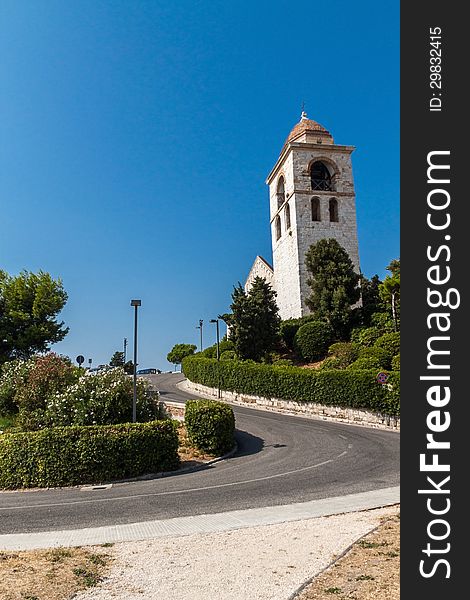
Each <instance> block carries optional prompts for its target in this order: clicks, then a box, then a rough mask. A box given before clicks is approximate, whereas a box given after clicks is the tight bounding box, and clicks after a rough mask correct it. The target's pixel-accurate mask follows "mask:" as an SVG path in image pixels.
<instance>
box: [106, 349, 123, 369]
mask: <svg viewBox="0 0 470 600" xmlns="http://www.w3.org/2000/svg"><path fill="white" fill-rule="evenodd" d="M109 364H110V365H111V367H123V368H124V352H115V353H114V354H113V355H112V357H111V360H110V361H109Z"/></svg>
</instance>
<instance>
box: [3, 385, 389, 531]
mask: <svg viewBox="0 0 470 600" xmlns="http://www.w3.org/2000/svg"><path fill="white" fill-rule="evenodd" d="M154 379H155V380H156V382H157V385H158V387H159V389H160V391H161V394H162V399H163V400H164V399H165V398H166V399H169V400H179V401H184V400H186V399H187V398H188V395H187V394H185V393H184V392H182V391H180V390H179V389H178V388H176V387H175V384H176V383H177V382H179V381H181V379H182V376H181V375H179V374H162V375H157V376H155V377H154ZM234 411H235V416H236V425H237V441H238V445H239V451H238V452H237V454H236V455H235V456H234V457H233V458H230V459H228V460H226V461H223V462H221V463H217V464H215V465H213V466H212V467H210V468H207V469H206V470H204V471H199V472H195V473H186V474H181V475H174V476H171V477H165V478H162V479H154V480H150V481H139V482H132V483H123V484H115V485H113V486H112V487H111V488H108V489H104V490H103V489H102V490H94V491H90V490H81V489H79V488H68V489H61V490H40V491H25V492H3V493H0V534H5V533H19V532H24V533H26V532H38V531H53V530H61V529H78V528H83V527H98V526H105V525H113V524H126V523H134V522H142V521H151V520H155V519H168V518H172V517H182V516H188V515H200V514H209V513H215V512H224V511H232V510H238V509H246V508H256V507H263V506H273V505H281V504H289V503H293V502H306V501H309V500H315V499H320V498H328V497H330V496H342V495H345V494H353V493H358V492H365V491H369V490H375V489H382V488H388V487H393V486H396V485H398V484H399V439H400V438H399V435H398V434H397V433H395V432H392V431H381V430H375V429H368V428H361V427H355V426H349V425H343V424H338V423H331V422H322V421H316V420H313V419H312V420H310V419H304V418H299V417H292V416H288V415H281V414H275V413H270V412H265V411H258V410H254V409H250V408H243V407H234Z"/></svg>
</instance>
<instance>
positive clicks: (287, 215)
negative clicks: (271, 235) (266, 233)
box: [284, 204, 290, 231]
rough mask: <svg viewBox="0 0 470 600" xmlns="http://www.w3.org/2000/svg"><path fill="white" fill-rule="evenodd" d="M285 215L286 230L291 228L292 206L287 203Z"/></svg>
mask: <svg viewBox="0 0 470 600" xmlns="http://www.w3.org/2000/svg"><path fill="white" fill-rule="evenodd" d="M284 217H285V222H286V231H288V230H289V229H290V208H289V205H288V204H286V208H285V209H284Z"/></svg>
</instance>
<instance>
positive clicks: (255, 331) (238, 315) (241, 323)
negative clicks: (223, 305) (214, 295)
mask: <svg viewBox="0 0 470 600" xmlns="http://www.w3.org/2000/svg"><path fill="white" fill-rule="evenodd" d="M232 300H233V302H232V304H231V306H230V308H231V309H232V314H231V316H230V319H229V323H230V339H231V340H232V341H233V343H234V345H235V351H236V353H237V356H238V357H239V358H241V359H245V360H246V359H251V360H256V361H259V360H261V359H262V358H263V357H265V356H266V354H268V353H269V352H271V351H272V350H274V348H275V347H276V345H277V343H278V341H279V327H280V323H281V319H280V317H279V309H278V307H277V304H276V292H275V291H274V290H273V289H272V288H271V286H270V285H269V283H267V282H266V281H265V280H264V279H263V278H262V277H256V278H255V279H254V281H253V285H252V286H251V288H250V291H249V292H248V293H246V292H245V290H244V289H243V288H242V286H241V284H240V283H239V284H238V286H237V287H235V288H234V290H233V293H232Z"/></svg>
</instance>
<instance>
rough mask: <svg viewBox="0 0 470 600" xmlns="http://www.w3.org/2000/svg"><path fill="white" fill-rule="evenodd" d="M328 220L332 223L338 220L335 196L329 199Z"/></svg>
mask: <svg viewBox="0 0 470 600" xmlns="http://www.w3.org/2000/svg"><path fill="white" fill-rule="evenodd" d="M330 221H331V222H332V223H337V222H338V221H339V215H338V200H336V198H331V199H330Z"/></svg>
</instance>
